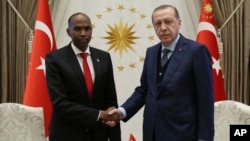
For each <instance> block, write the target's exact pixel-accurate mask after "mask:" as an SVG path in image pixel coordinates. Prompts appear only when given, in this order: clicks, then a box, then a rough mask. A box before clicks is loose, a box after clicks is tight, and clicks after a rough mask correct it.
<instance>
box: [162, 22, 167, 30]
mask: <svg viewBox="0 0 250 141" xmlns="http://www.w3.org/2000/svg"><path fill="white" fill-rule="evenodd" d="M160 28H161V30H164V31H165V30H167V28H168V25H167V24H165V23H163V24H161V26H160Z"/></svg>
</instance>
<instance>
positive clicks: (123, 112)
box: [118, 107, 127, 119]
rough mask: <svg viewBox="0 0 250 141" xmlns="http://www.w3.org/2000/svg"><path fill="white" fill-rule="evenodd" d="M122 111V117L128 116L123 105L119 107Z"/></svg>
mask: <svg viewBox="0 0 250 141" xmlns="http://www.w3.org/2000/svg"><path fill="white" fill-rule="evenodd" d="M118 109H119V110H120V111H121V112H122V119H124V118H126V117H127V112H126V110H125V109H124V108H123V107H119V108H118Z"/></svg>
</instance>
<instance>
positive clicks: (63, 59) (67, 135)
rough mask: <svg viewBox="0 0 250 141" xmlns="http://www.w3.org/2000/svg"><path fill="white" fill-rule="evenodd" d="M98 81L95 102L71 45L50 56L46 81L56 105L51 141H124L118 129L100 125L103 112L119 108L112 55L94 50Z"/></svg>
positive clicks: (92, 52)
mask: <svg viewBox="0 0 250 141" xmlns="http://www.w3.org/2000/svg"><path fill="white" fill-rule="evenodd" d="M90 52H91V59H92V61H93V66H94V72H95V80H94V86H93V92H92V98H91V100H90V99H89V97H88V92H87V88H86V84H85V81H84V75H83V72H82V70H81V68H80V65H79V63H78V60H77V58H76V55H75V54H74V52H73V50H72V47H71V45H70V44H69V45H67V46H65V47H63V48H61V49H58V50H57V51H54V52H51V53H49V54H48V55H47V56H46V79H47V85H48V90H49V94H50V98H51V101H52V105H53V112H52V118H51V123H50V141H83V140H84V138H85V136H86V135H88V136H91V138H93V141H108V138H110V141H120V140H121V137H120V136H121V131H120V125H119V124H118V125H117V126H115V127H114V128H111V127H108V126H107V125H105V124H103V123H101V122H100V121H97V119H98V116H99V110H101V109H102V110H106V109H107V108H108V107H110V106H116V107H117V106H118V105H117V96H116V88H115V83H114V76H113V68H112V62H111V57H110V55H109V53H107V52H104V51H101V50H98V49H96V48H92V47H90Z"/></svg>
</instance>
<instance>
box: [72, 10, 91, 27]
mask: <svg viewBox="0 0 250 141" xmlns="http://www.w3.org/2000/svg"><path fill="white" fill-rule="evenodd" d="M77 15H83V16H85V17H87V18H88V19H89V22H90V24H91V20H90V18H89V16H88V15H87V14H85V13H82V12H77V13H74V14H73V15H71V16H70V17H69V19H68V27H69V26H70V22H71V19H72V17H74V16H77Z"/></svg>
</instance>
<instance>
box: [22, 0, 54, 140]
mask: <svg viewBox="0 0 250 141" xmlns="http://www.w3.org/2000/svg"><path fill="white" fill-rule="evenodd" d="M53 50H56V42H55V37H54V30H53V26H52V22H51V16H50V9H49V5H48V0H39V2H38V11H37V18H36V24H35V32H34V40H33V44H32V53H31V56H30V64H29V70H28V75H27V81H26V88H25V95H24V101H23V104H24V105H28V106H33V107H43V111H44V127H45V136H46V137H47V136H49V131H48V127H49V123H50V116H51V112H52V108H51V102H50V98H49V94H48V90H47V84H46V79H45V56H46V54H47V53H49V52H50V51H53Z"/></svg>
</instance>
